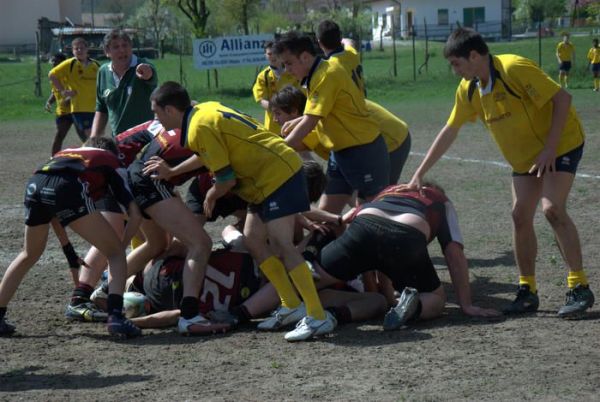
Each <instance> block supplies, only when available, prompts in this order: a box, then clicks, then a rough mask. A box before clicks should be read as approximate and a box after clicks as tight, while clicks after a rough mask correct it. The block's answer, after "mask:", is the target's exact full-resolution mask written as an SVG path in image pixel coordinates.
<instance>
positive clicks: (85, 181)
mask: <svg viewBox="0 0 600 402" xmlns="http://www.w3.org/2000/svg"><path fill="white" fill-rule="evenodd" d="M117 154H118V151H117V148H116V146H115V144H114V142H112V140H108V139H95V140H91V141H90V146H89V147H82V148H71V149H66V150H63V151H60V152H58V153H57V154H55V155H54V157H52V159H50V160H49V161H48V162H47V163H46V164H44V165H42V166H41V167H40V168H39V169H37V170H36V172H35V174H34V175H33V177H32V178H31V179H30V180H29V182H28V184H27V187H26V193H25V208H26V217H25V241H24V243H25V246H24V249H23V251H21V253H20V254H19V255H18V256H17V257H16V258H15V259H14V260H13V262H12V263H11V264H10V265H9V267H8V269H7V270H6V272H5V274H4V277H3V278H2V282H0V334H3V335H6V334H11V333H13V332H14V331H15V328H14V326H12V325H11V324H9V323H8V322H6V320H5V317H4V316H5V314H6V306H7V304H8V302H9V301H10V299H11V298H12V296H13V295H14V293H15V291H16V290H17V288H18V286H19V284H20V283H21V281H22V280H23V278H24V276H25V275H26V274H27V272H28V271H29V269H30V268H31V267H32V266H33V265H34V264H35V263H36V262H37V261H38V260H39V258H40V257H41V255H42V253H43V252H44V249H45V247H46V241H47V238H48V230H49V223H50V221H51V220H52V219H53V218H54V217H56V218H58V220H59V221H60V223H61V225H63V226H69V227H70V228H71V229H73V230H74V231H75V232H76V233H78V234H79V235H80V236H81V237H83V238H84V239H85V240H86V241H88V242H89V243H91V244H93V245H94V246H95V247H97V248H98V250H100V252H101V253H102V254H103V255H105V256H106V258H107V259H108V261H109V267H110V276H109V278H110V279H109V295H108V302H107V303H108V325H107V328H108V332H109V334H111V335H114V336H119V337H135V336H139V335H141V331H140V329H139V328H137V327H136V326H135V325H133V324H132V323H131V322H129V321H128V320H127V319H125V317H123V315H122V308H123V296H122V295H123V291H124V288H125V278H126V271H127V264H126V260H125V247H126V244H127V243H126V242H128V241H129V239H130V238H131V237H132V236H133V234H134V233H135V231H136V230H137V226H138V225H139V221H140V213H139V210H138V208H137V206H136V204H135V202H134V201H133V197H132V195H131V194H130V192H129V190H128V189H127V187H126V185H125V183H124V181H123V179H122V177H121V176H120V175H119V173H117V169H119V168H120V163H119V159H118V157H117ZM108 191H110V192H112V193H113V194H114V196H115V198H116V200H117V201H118V202H119V204H120V205H122V206H123V207H125V208H127V211H128V215H129V222H128V224H127V228H126V229H125V240H126V242H121V241H120V240H118V239H117V238H116V237H115V236H114V232H113V229H112V228H111V226H110V225H109V223H108V222H107V221H106V220H105V219H104V218H103V217H102V215H101V214H100V213H99V212H98V211H96V209H95V206H94V200H95V199H98V198H99V197H102V196H103V195H104V194H105V193H106V192H108ZM74 194H77V195H79V196H73V195H74Z"/></svg>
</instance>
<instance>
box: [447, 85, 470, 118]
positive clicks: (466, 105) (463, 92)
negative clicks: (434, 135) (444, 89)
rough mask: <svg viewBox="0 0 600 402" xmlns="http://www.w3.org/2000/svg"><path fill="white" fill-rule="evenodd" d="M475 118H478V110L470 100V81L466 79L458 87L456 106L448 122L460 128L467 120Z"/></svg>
mask: <svg viewBox="0 0 600 402" xmlns="http://www.w3.org/2000/svg"><path fill="white" fill-rule="evenodd" d="M475 119H477V111H476V110H475V108H473V105H472V104H471V102H469V95H468V82H466V81H465V82H463V83H461V85H459V86H458V88H457V89H456V95H455V99H454V107H453V108H452V113H450V117H449V118H448V122H447V123H446V124H447V125H449V126H451V127H454V128H460V127H461V126H462V125H463V124H465V123H466V122H468V121H471V122H473V121H475Z"/></svg>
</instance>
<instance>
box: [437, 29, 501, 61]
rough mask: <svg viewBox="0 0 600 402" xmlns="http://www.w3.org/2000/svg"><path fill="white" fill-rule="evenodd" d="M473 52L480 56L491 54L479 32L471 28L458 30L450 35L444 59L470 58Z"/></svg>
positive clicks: (445, 47)
mask: <svg viewBox="0 0 600 402" xmlns="http://www.w3.org/2000/svg"><path fill="white" fill-rule="evenodd" d="M471 50H475V51H476V52H477V53H479V54H480V55H482V56H484V55H487V54H489V52H490V50H489V48H488V45H487V44H486V43H485V41H484V40H483V38H482V37H481V35H480V34H479V32H477V31H475V30H474V29H471V28H457V29H456V30H454V32H452V33H451V34H450V36H449V37H448V40H447V41H446V45H445V46H444V57H445V58H448V57H462V58H464V59H467V58H469V55H470V54H471Z"/></svg>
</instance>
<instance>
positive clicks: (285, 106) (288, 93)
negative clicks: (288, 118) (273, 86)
mask: <svg viewBox="0 0 600 402" xmlns="http://www.w3.org/2000/svg"><path fill="white" fill-rule="evenodd" d="M305 106H306V96H305V95H304V94H303V93H302V91H300V90H299V89H298V88H296V87H293V86H291V85H286V86H285V87H283V88H281V90H280V91H279V92H277V93H276V94H275V95H273V97H272V98H271V100H270V101H269V108H270V109H273V108H277V109H281V110H283V111H284V112H286V113H292V112H294V111H296V112H298V113H299V114H302V113H304V107H305Z"/></svg>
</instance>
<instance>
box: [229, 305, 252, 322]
mask: <svg viewBox="0 0 600 402" xmlns="http://www.w3.org/2000/svg"><path fill="white" fill-rule="evenodd" d="M231 314H233V315H235V316H236V317H237V319H238V323H239V324H245V323H247V322H249V321H250V320H251V319H252V315H251V314H250V312H249V311H248V309H247V308H246V306H244V305H243V304H240V305H239V306H235V307H234V308H232V309H231Z"/></svg>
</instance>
